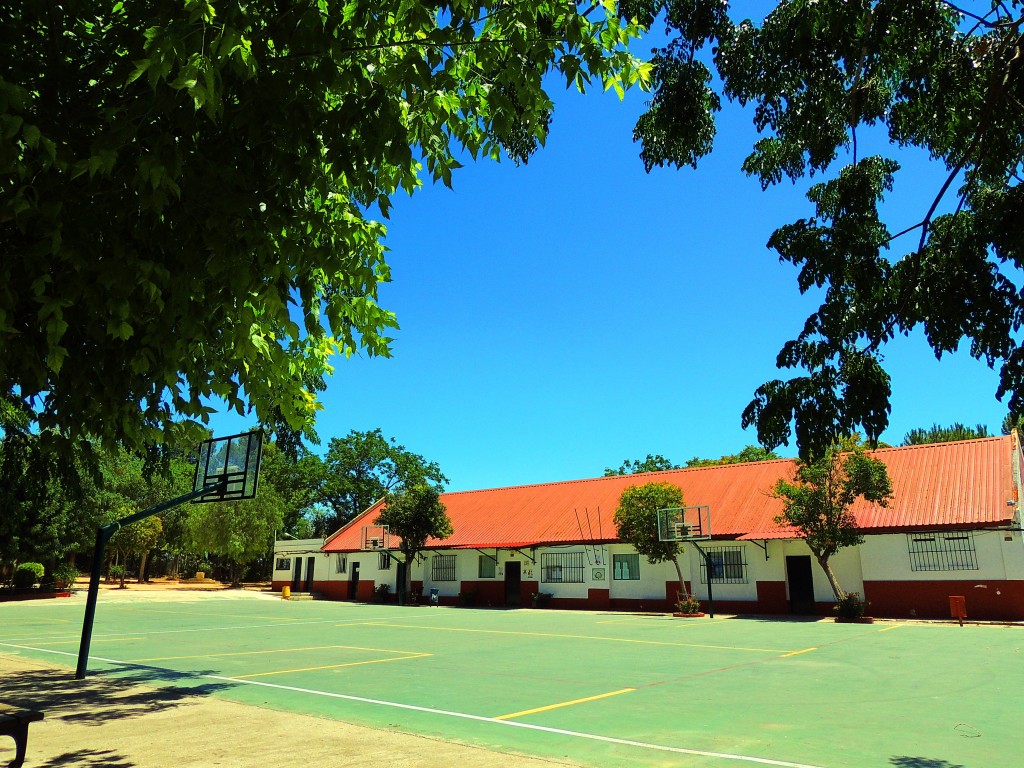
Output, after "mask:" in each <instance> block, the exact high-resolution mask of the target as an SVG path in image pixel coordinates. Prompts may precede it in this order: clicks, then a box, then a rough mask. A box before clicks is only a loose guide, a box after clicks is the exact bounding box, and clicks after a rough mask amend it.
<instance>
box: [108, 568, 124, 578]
mask: <svg viewBox="0 0 1024 768" xmlns="http://www.w3.org/2000/svg"><path fill="white" fill-rule="evenodd" d="M122 576H124V566H123V565H112V566H110V578H111V579H120V578H121V577H122Z"/></svg>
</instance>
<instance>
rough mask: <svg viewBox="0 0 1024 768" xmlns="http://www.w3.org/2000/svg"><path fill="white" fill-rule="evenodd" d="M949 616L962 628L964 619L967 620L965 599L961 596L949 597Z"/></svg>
mask: <svg viewBox="0 0 1024 768" xmlns="http://www.w3.org/2000/svg"><path fill="white" fill-rule="evenodd" d="M949 615H950V616H952V617H953V618H954V619H959V621H960V626H961V627H962V626H963V625H964V619H966V618H967V598H966V597H964V596H963V595H950V596H949Z"/></svg>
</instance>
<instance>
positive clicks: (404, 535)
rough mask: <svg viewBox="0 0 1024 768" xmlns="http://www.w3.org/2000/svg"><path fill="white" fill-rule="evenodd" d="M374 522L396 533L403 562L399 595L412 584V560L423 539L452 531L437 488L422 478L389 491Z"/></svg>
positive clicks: (394, 534)
mask: <svg viewBox="0 0 1024 768" xmlns="http://www.w3.org/2000/svg"><path fill="white" fill-rule="evenodd" d="M374 524H375V525H386V526H388V531H389V533H390V534H391V535H393V536H398V537H399V543H398V551H399V552H401V553H402V557H403V559H404V562H405V563H406V568H405V583H404V584H403V586H402V591H401V594H402V595H408V594H409V592H410V590H411V588H412V564H413V563H414V562H415V560H416V555H418V554H419V553H420V552H421V551H423V548H424V547H425V546H426V544H427V539H429V538H434V539H447V538H448V537H449V536H451V535H452V534H453V533H454V532H455V529H454V528H452V521H451V520H449V519H448V513H447V511H446V510H445V506H444V504H443V503H442V502H441V500H440V499H439V494H438V491H437V488H435V487H433V486H431V485H429V484H427V483H425V482H417V483H414V484H412V485H409V486H406V487H404V488H403V489H402V490H401V491H398V492H397V493H392V494H389V495H388V501H387V506H386V507H385V508H384V511H383V512H381V513H380V515H378V516H377V519H376V520H374Z"/></svg>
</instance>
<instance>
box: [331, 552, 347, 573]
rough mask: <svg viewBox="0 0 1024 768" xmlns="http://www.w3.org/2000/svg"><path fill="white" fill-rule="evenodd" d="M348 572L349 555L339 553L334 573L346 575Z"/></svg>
mask: <svg viewBox="0 0 1024 768" xmlns="http://www.w3.org/2000/svg"><path fill="white" fill-rule="evenodd" d="M347 570H348V555H346V554H343V553H341V552H339V553H338V555H337V557H336V558H335V559H334V572H335V573H344V572H345V571H347Z"/></svg>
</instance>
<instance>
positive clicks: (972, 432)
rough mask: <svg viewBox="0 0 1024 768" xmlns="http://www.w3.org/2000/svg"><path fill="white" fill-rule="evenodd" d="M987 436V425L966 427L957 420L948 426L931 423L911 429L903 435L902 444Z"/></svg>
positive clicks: (923, 443) (922, 443) (973, 438)
mask: <svg viewBox="0 0 1024 768" xmlns="http://www.w3.org/2000/svg"><path fill="white" fill-rule="evenodd" d="M988 436H989V434H988V427H986V426H985V425H984V424H978V425H976V426H973V427H968V426H965V425H964V424H961V423H960V422H959V421H958V422H955V423H954V424H951V425H949V426H948V427H943V426H940V425H939V424H933V425H932V426H931V427H930V428H929V429H923V428H920V427H919V428H917V429H912V430H910V431H909V432H907V434H906V435H904V436H903V445H925V444H927V443H949V442H952V441H953V440H977V439H978V438H981V437H988Z"/></svg>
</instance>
